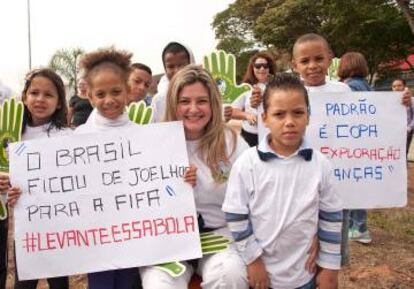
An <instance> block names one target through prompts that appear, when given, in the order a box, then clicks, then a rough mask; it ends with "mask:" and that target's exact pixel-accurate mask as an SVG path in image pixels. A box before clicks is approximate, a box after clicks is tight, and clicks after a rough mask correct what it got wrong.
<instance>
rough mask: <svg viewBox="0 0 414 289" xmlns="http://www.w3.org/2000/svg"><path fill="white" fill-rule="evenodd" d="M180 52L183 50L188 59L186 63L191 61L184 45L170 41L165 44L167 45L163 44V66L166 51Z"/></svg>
mask: <svg viewBox="0 0 414 289" xmlns="http://www.w3.org/2000/svg"><path fill="white" fill-rule="evenodd" d="M180 52H184V53H185V55H186V57H187V59H188V63H190V62H191V59H190V54H189V53H188V50H187V48H185V46H184V45H182V44H180V43H178V42H170V43H168V44H167V46H165V48H164V50H163V51H162V64H163V65H164V68H165V55H166V54H167V53H173V54H177V53H180Z"/></svg>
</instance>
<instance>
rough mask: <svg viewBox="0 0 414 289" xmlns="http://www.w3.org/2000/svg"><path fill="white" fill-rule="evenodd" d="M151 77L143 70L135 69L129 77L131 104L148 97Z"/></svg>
mask: <svg viewBox="0 0 414 289" xmlns="http://www.w3.org/2000/svg"><path fill="white" fill-rule="evenodd" d="M151 80H152V77H151V75H150V74H149V73H148V72H147V71H145V70H143V69H137V68H135V69H133V70H132V71H131V73H130V75H129V77H128V85H129V89H130V92H129V102H133V101H140V100H142V99H144V98H145V96H146V95H147V92H148V89H149V88H150V86H151Z"/></svg>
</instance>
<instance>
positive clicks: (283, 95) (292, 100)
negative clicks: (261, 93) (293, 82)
mask: <svg viewBox="0 0 414 289" xmlns="http://www.w3.org/2000/svg"><path fill="white" fill-rule="evenodd" d="M305 98H306V96H305V95H304V94H303V91H301V90H299V89H275V90H273V91H272V92H271V94H270V95H269V100H270V104H273V105H275V106H278V105H283V106H297V105H301V104H303V105H305V106H306V100H305Z"/></svg>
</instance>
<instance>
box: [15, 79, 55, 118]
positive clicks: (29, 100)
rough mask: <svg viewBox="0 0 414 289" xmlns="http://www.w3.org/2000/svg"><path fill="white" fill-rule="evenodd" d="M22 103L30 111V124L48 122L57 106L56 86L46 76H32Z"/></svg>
mask: <svg viewBox="0 0 414 289" xmlns="http://www.w3.org/2000/svg"><path fill="white" fill-rule="evenodd" d="M23 103H24V104H25V105H26V107H27V109H28V110H29V112H30V115H31V121H32V122H31V125H33V126H39V125H43V124H45V123H48V122H49V121H50V119H51V117H52V115H53V114H54V113H55V111H56V109H57V108H58V107H59V96H58V92H57V89H56V86H55V85H54V84H53V82H52V81H50V80H49V79H48V78H46V77H43V76H36V77H34V78H33V79H32V81H31V83H30V86H29V88H28V89H27V92H26V94H25V96H24V98H23Z"/></svg>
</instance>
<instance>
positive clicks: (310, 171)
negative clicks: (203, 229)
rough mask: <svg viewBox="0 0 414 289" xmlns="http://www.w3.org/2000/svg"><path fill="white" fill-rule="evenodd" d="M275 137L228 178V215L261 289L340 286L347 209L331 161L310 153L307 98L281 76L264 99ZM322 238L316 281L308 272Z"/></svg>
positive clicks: (243, 157) (294, 80)
mask: <svg viewBox="0 0 414 289" xmlns="http://www.w3.org/2000/svg"><path fill="white" fill-rule="evenodd" d="M263 105H264V113H263V122H264V123H265V125H266V126H267V127H268V128H269V130H270V133H269V134H268V135H267V136H266V138H264V139H263V140H262V141H261V142H260V143H259V146H258V147H253V148H250V149H249V150H247V151H245V152H244V153H243V154H242V155H241V156H240V157H239V159H238V160H237V161H236V163H235V164H234V165H233V168H232V170H231V173H230V178H229V183H228V187H227V193H226V198H225V201H224V203H223V211H224V212H225V213H226V220H227V222H228V226H229V228H230V231H231V232H232V234H233V237H234V239H235V241H236V245H237V248H238V251H239V253H240V254H241V256H242V258H243V260H244V262H245V263H246V265H247V272H248V277H249V284H250V286H251V287H252V288H255V289H264V288H266V289H267V288H269V287H271V288H273V289H276V288H283V289H294V288H295V289H296V288H300V289H310V288H315V286H316V283H318V286H319V288H320V289H326V288H329V289H331V288H337V287H338V270H339V269H340V264H341V254H340V243H341V227H342V206H341V203H340V201H339V197H338V196H337V194H336V193H335V191H334V190H333V186H332V181H331V170H330V164H329V161H328V160H327V159H326V158H325V157H324V156H323V155H322V154H321V153H320V152H318V151H316V150H312V149H311V148H309V147H307V146H306V144H305V143H304V142H303V136H304V133H305V129H306V126H307V124H308V121H309V102H308V98H307V91H306V89H305V88H304V86H303V85H302V84H301V82H300V80H299V79H297V78H296V77H294V76H292V75H289V74H281V75H277V76H276V77H275V80H274V81H273V82H272V83H270V84H269V86H268V88H267V90H266V92H265V95H264V102H263ZM316 234H318V237H319V246H320V249H319V252H318V257H317V264H318V266H319V268H320V271H319V273H318V277H317V278H316V279H317V280H316V279H315V274H314V273H312V272H308V271H307V270H306V269H305V263H306V260H307V258H308V251H309V249H310V247H311V244H312V239H313V237H314V236H315V235H316Z"/></svg>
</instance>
